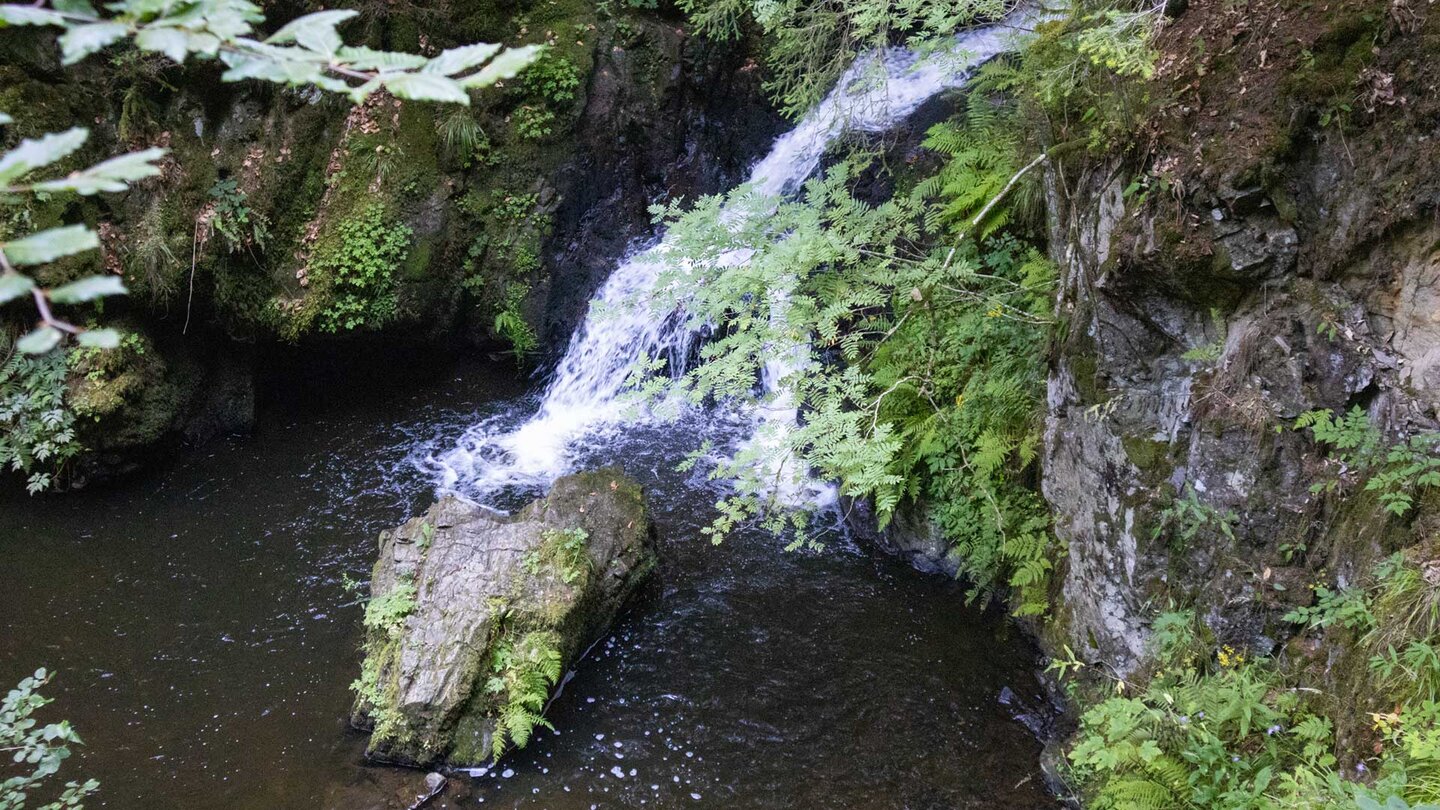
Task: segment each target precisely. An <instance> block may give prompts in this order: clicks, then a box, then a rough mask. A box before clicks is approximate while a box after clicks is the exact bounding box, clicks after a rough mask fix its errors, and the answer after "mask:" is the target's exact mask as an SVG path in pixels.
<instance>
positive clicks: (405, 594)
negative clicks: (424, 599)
mask: <svg viewBox="0 0 1440 810" xmlns="http://www.w3.org/2000/svg"><path fill="white" fill-rule="evenodd" d="M415 593H416V591H415V583H413V582H409V581H406V580H403V579H402V580H400V581H399V582H397V583H395V587H393V588H391V589H390V590H388V591H386V592H385V593H383V594H380V595H379V596H377V597H375V598H374V599H371V600H370V602H369V604H367V605H366V606H365V619H364V624H365V629H367V630H378V631H380V632H381V633H384V634H387V635H393V634H394V633H397V632H399V630H400V628H401V627H402V626H404V624H405V619H406V618H408V617H409V616H410V613H411V611H413V610H415Z"/></svg>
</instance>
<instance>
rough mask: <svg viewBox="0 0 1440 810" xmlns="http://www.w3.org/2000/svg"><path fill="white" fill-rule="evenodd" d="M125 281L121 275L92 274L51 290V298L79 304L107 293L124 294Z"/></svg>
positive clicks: (65, 302) (59, 302)
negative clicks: (121, 278)
mask: <svg viewBox="0 0 1440 810" xmlns="http://www.w3.org/2000/svg"><path fill="white" fill-rule="evenodd" d="M124 294H125V283H124V282H123V281H121V280H120V277H119V276H90V277H89V278H82V279H80V280H79V281H72V282H70V283H69V284H66V285H65V286H63V287H56V288H55V289H53V290H51V291H50V295H49V297H50V300H51V301H54V302H55V303H57V304H79V303H82V302H84V301H93V300H95V299H96V298H103V297H105V296H107V295H124Z"/></svg>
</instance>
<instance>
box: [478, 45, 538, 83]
mask: <svg viewBox="0 0 1440 810" xmlns="http://www.w3.org/2000/svg"><path fill="white" fill-rule="evenodd" d="M542 50H544V46H542V45H526V46H524V47H521V48H511V49H509V50H507V51H505V52H504V53H502V54H500V55H499V56H497V57H495V60H494V61H492V62H491V63H490V64H488V65H486V66H485V67H484V68H483V69H482V70H481V71H480V72H479V73H475V74H473V75H470V76H466V77H465V78H463V79H461V80H460V86H461V87H464V88H465V89H467V90H473V89H476V88H479V87H489V86H490V85H492V84H494V83H495V82H498V81H502V80H504V79H509V78H511V77H512V76H514V75H515V74H517V73H519V72H520V71H522V70H524V69H525V67H526V66H527V65H529V64H530V63H531V62H534V61H535V58H536V57H538V56H539V55H540V52H541V51H542Z"/></svg>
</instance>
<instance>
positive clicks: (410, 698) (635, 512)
mask: <svg viewBox="0 0 1440 810" xmlns="http://www.w3.org/2000/svg"><path fill="white" fill-rule="evenodd" d="M654 535H655V529H654V524H653V523H652V522H651V520H650V516H649V514H648V513H647V510H646V508H645V498H644V493H643V491H642V490H641V488H640V485H639V484H637V483H635V482H634V481H632V480H630V479H629V478H626V477H625V476H623V475H622V474H620V473H619V472H618V471H616V470H611V469H606V470H599V471H595V472H587V473H581V474H578V475H571V476H568V477H566V478H562V479H560V480H559V481H557V482H556V483H555V486H554V487H553V489H552V490H551V492H550V494H549V496H547V497H545V498H543V499H541V500H538V501H535V502H533V503H531V504H530V505H529V506H527V507H525V508H524V509H523V510H521V511H520V512H519V513H518V514H516V515H514V516H509V517H507V516H503V515H498V514H496V513H494V512H491V511H488V510H486V509H484V508H481V507H478V506H475V505H473V504H469V503H466V502H465V501H462V500H460V499H458V498H453V497H446V498H444V499H442V500H440V501H439V502H438V503H436V504H435V505H434V506H432V507H430V510H429V511H428V512H426V513H425V514H424V515H423V516H421V517H418V518H414V519H412V520H410V521H409V522H407V523H406V524H405V525H403V526H401V527H399V528H398V529H395V530H394V531H391V532H384V533H382V534H381V535H380V559H379V561H378V562H376V563H375V572H374V577H373V579H372V580H371V584H370V591H371V599H370V603H369V605H368V606H367V607H366V609H365V660H364V663H363V664H362V666H361V674H360V678H359V679H358V680H357V681H356V682H355V684H354V685H353V688H354V689H355V692H356V700H355V707H354V710H353V713H352V722H353V723H354V724H355V725H356V726H357V727H359V728H363V729H368V730H370V732H371V737H370V745H369V748H368V749H367V753H368V754H369V756H371V757H372V758H374V759H379V760H383V761H387V762H398V763H405V764H413V765H428V764H431V763H434V762H437V761H442V760H443V761H448V762H450V763H451V764H454V765H479V764H481V763H484V762H487V761H490V760H492V759H494V758H496V757H498V756H499V755H500V754H501V753H503V752H504V751H505V750H507V749H508V748H510V747H512V746H523V745H524V744H525V743H526V742H527V741H528V740H529V738H530V734H531V732H532V731H533V729H534V728H535V727H536V726H537V725H543V724H544V720H543V719H542V718H541V712H542V711H543V709H544V707H545V703H546V702H547V701H548V699H549V697H550V692H551V690H552V689H553V688H554V686H555V684H556V682H557V681H558V680H559V678H560V675H561V673H562V672H563V671H564V670H565V668H566V667H567V666H569V664H570V663H572V662H573V661H574V660H575V659H576V657H577V656H578V655H579V654H580V653H581V652H582V651H583V650H584V649H585V646H586V645H588V644H589V643H590V642H591V641H593V640H594V639H595V638H597V637H598V636H599V635H600V634H602V633H604V632H605V630H606V629H607V628H608V627H609V625H610V623H611V621H613V620H614V618H615V614H616V612H617V611H619V609H620V606H621V605H622V604H623V603H624V601H625V599H626V597H628V596H629V595H630V593H631V592H632V591H633V590H634V589H635V587H636V586H637V585H638V584H639V583H640V581H641V580H642V579H643V578H644V576H645V575H646V574H647V573H648V572H649V571H650V570H651V569H652V568H653V567H654V564H655V539H654Z"/></svg>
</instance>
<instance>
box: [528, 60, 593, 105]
mask: <svg viewBox="0 0 1440 810" xmlns="http://www.w3.org/2000/svg"><path fill="white" fill-rule="evenodd" d="M580 78H581V71H580V68H579V66H577V65H576V64H575V63H574V62H572V61H570V59H568V58H567V57H565V56H564V55H563V54H559V53H555V52H548V53H545V54H543V55H541V56H540V58H538V59H536V60H535V61H534V62H533V63H531V65H530V66H529V67H528V68H526V69H525V70H524V71H523V72H522V73H521V74H520V86H521V87H522V88H524V90H525V92H526V93H529V94H531V95H533V96H538V97H540V98H543V99H545V100H547V101H550V102H552V103H554V104H565V103H567V102H571V101H574V100H575V91H576V90H577V89H579V87H580Z"/></svg>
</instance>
